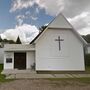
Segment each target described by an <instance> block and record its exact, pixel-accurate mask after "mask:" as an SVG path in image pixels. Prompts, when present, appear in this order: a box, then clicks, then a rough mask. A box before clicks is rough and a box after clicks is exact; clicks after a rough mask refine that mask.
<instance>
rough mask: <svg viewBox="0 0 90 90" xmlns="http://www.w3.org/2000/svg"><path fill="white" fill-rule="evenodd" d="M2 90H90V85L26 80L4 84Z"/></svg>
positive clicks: (1, 86) (0, 86)
mask: <svg viewBox="0 0 90 90" xmlns="http://www.w3.org/2000/svg"><path fill="white" fill-rule="evenodd" d="M0 90H90V84H86V83H80V82H77V81H68V80H67V81H66V80H65V81H63V80H61V81H60V80H58V81H54V80H53V81H52V80H43V79H30V80H28V79H24V80H14V81H11V82H6V83H2V84H0Z"/></svg>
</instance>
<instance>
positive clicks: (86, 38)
mask: <svg viewBox="0 0 90 90" xmlns="http://www.w3.org/2000/svg"><path fill="white" fill-rule="evenodd" d="M82 37H83V38H84V39H85V40H86V41H87V42H88V43H90V34H88V35H86V36H85V35H83V36H82Z"/></svg>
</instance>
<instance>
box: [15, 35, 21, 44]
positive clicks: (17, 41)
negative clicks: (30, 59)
mask: <svg viewBox="0 0 90 90" xmlns="http://www.w3.org/2000/svg"><path fill="white" fill-rule="evenodd" d="M16 44H22V43H21V40H20V38H19V36H18V37H17V40H16Z"/></svg>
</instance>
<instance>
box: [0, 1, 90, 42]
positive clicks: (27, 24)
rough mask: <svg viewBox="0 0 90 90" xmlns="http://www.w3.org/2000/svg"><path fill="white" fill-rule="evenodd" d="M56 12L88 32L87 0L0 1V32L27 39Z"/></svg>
mask: <svg viewBox="0 0 90 90" xmlns="http://www.w3.org/2000/svg"><path fill="white" fill-rule="evenodd" d="M59 12H62V13H63V14H64V16H65V17H66V18H67V19H68V20H69V22H70V23H71V24H72V25H73V27H74V28H75V29H76V30H77V31H78V32H79V33H80V34H84V35H86V34H90V30H89V29H90V0H0V34H1V36H2V38H7V39H13V40H16V38H17V36H18V35H19V36H20V38H21V40H22V42H30V41H31V40H32V39H33V38H34V37H35V36H36V35H37V34H38V33H39V31H38V28H39V27H40V26H42V25H45V24H47V23H49V22H51V20H53V18H54V17H55V16H56V15H57V14H58V13H59Z"/></svg>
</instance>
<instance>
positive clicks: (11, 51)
mask: <svg viewBox="0 0 90 90" xmlns="http://www.w3.org/2000/svg"><path fill="white" fill-rule="evenodd" d="M8 70H9V72H11V73H13V72H16V73H18V72H19V71H18V70H20V71H21V72H27V71H28V70H29V72H30V70H31V71H32V70H35V48H34V46H33V45H31V46H30V45H22V44H18V45H17V44H11V45H10V44H7V45H5V47H4V71H5V72H6V73H7V72H8ZM25 70H26V71H25Z"/></svg>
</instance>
